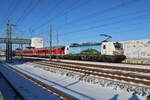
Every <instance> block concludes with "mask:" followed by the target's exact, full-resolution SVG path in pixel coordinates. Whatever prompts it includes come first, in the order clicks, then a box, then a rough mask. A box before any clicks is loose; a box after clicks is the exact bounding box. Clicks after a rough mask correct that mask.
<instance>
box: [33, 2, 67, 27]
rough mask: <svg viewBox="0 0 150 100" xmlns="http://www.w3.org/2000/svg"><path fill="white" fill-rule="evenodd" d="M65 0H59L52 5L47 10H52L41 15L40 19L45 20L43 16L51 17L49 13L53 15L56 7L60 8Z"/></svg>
mask: <svg viewBox="0 0 150 100" xmlns="http://www.w3.org/2000/svg"><path fill="white" fill-rule="evenodd" d="M64 1H65V0H59V1H58V2H57V3H55V4H54V5H53V6H52V7H50V9H49V10H48V11H47V12H50V13H46V14H44V15H43V16H41V17H40V18H39V19H38V20H40V21H41V20H43V18H45V17H49V15H51V14H52V13H53V12H54V11H55V10H56V9H58V8H59V6H60V5H61V4H63V3H64ZM34 24H35V23H34ZM31 26H34V25H31Z"/></svg>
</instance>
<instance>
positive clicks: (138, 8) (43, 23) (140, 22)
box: [0, 0, 150, 46]
mask: <svg viewBox="0 0 150 100" xmlns="http://www.w3.org/2000/svg"><path fill="white" fill-rule="evenodd" d="M8 19H9V20H11V22H13V24H15V25H16V26H14V28H13V37H21V38H31V37H43V38H44V39H45V45H46V46H47V45H48V42H49V30H50V24H52V28H53V41H54V42H53V43H54V44H53V45H56V30H57V31H58V33H59V44H60V45H68V44H70V43H82V42H99V41H102V40H103V39H104V38H105V37H101V36H99V34H108V35H111V36H112V37H113V38H112V39H111V41H125V40H139V39H149V38H150V0H0V37H5V34H6V32H5V30H6V22H7V20H8Z"/></svg>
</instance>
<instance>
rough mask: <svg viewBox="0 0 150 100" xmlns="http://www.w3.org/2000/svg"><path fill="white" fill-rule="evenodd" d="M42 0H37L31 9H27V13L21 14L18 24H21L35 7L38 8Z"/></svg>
mask: <svg viewBox="0 0 150 100" xmlns="http://www.w3.org/2000/svg"><path fill="white" fill-rule="evenodd" d="M40 1H41V0H37V1H36V2H35V4H33V5H32V6H31V8H30V9H29V10H27V12H26V13H25V15H23V16H21V17H20V18H19V19H18V20H17V22H16V24H19V23H21V22H23V20H24V19H25V18H26V17H27V16H29V14H31V13H32V11H33V10H34V9H36V8H37V6H38V5H39V3H40Z"/></svg>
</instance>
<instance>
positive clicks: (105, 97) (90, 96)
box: [13, 63, 148, 100]
mask: <svg viewBox="0 0 150 100" xmlns="http://www.w3.org/2000/svg"><path fill="white" fill-rule="evenodd" d="M13 66H14V68H17V69H18V70H20V71H22V72H24V73H26V74H28V75H30V76H32V77H34V78H36V79H38V80H40V81H42V82H44V83H46V84H48V85H50V86H52V87H54V88H56V89H59V90H61V91H63V92H65V93H68V94H70V95H72V96H75V97H77V98H79V99H81V100H148V99H146V97H143V96H139V95H137V94H136V95H133V94H132V93H129V92H127V91H123V90H119V89H117V90H116V89H112V88H109V87H107V88H106V87H101V86H100V85H98V84H92V83H87V82H84V81H80V80H76V79H74V78H71V77H66V76H64V75H60V74H57V73H53V72H50V71H48V70H44V69H42V68H39V65H35V64H30V63H23V64H21V63H20V64H19V63H14V64H13Z"/></svg>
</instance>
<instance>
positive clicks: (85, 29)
mask: <svg viewBox="0 0 150 100" xmlns="http://www.w3.org/2000/svg"><path fill="white" fill-rule="evenodd" d="M149 15H150V13H148V14H144V15H140V16H136V17H133V18H128V19H122V20H119V21H116V22H111V23H107V24H102V25H95V26H91V27H88V28H83V29H79V30H75V31H71V32H66V33H64V34H63V35H67V34H71V33H77V32H82V31H89V30H92V29H97V28H101V27H106V26H109V25H114V24H118V23H121V22H124V21H133V19H134V20H135V19H139V18H141V17H145V16H149Z"/></svg>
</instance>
